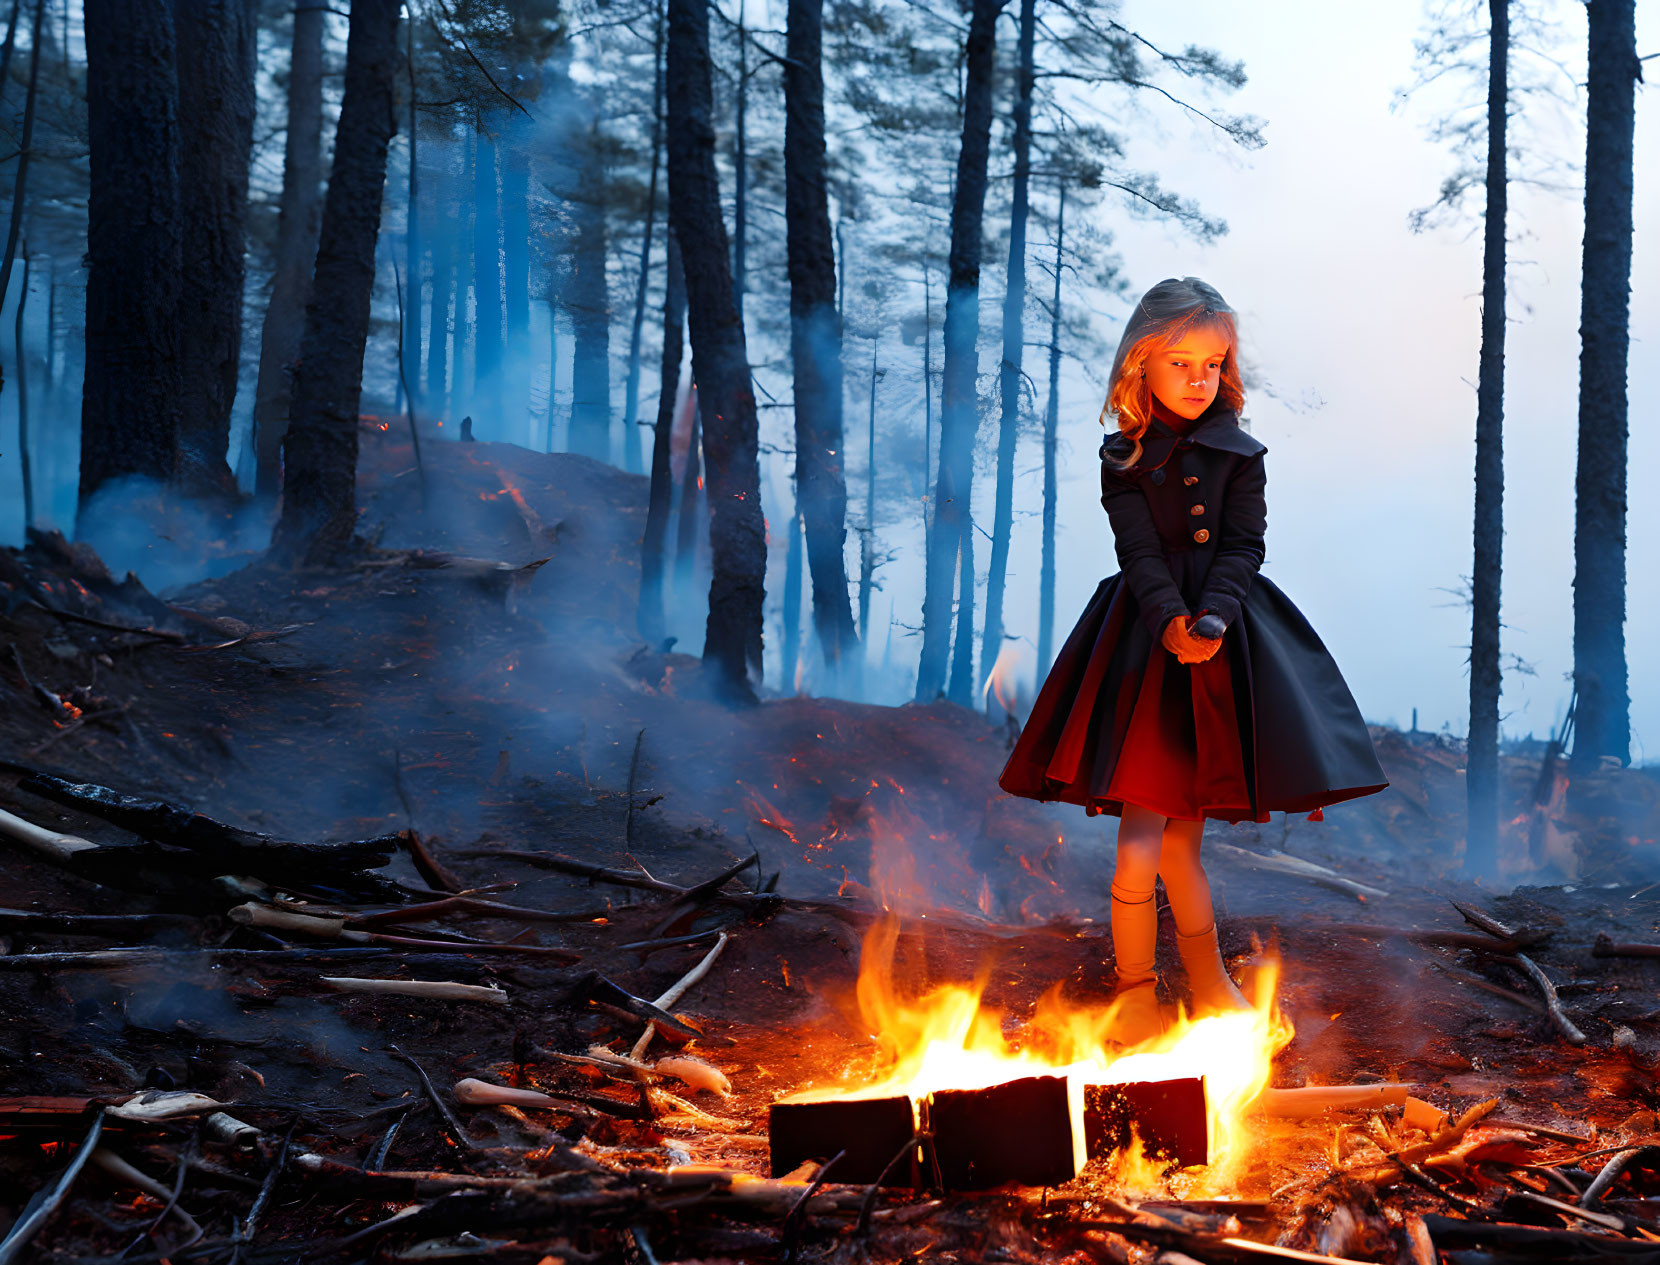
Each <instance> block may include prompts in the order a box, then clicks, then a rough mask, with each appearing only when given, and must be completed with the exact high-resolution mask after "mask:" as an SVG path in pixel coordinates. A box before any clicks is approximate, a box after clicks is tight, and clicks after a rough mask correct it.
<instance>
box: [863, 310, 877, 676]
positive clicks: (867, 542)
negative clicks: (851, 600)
mask: <svg viewBox="0 0 1660 1265" xmlns="http://www.w3.org/2000/svg"><path fill="white" fill-rule="evenodd" d="M879 343H880V340H879V339H876V338H872V339H871V340H870V407H869V411H868V412H867V413H866V414H865V525H864V528H863V530H862V531H860V532H859V640H860V641H862V642H864V643H865V644H867V645H868V644H869V638H870V594H871V590H872V589H874V588H875V587H876V382H877V379H878V378H879V377H880V376H881V375H880V374H879V372H878V371H877V368H876V348H877V346H878V345H879Z"/></svg>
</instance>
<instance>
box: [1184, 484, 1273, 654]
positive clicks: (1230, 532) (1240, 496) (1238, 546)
mask: <svg viewBox="0 0 1660 1265" xmlns="http://www.w3.org/2000/svg"><path fill="white" fill-rule="evenodd" d="M1267 481H1268V475H1267V472H1266V471H1265V470H1264V469H1263V465H1262V454H1261V453H1260V452H1259V453H1257V455H1256V456H1254V457H1248V458H1246V459H1245V461H1243V462H1242V463H1241V464H1240V465H1239V466H1238V467H1237V468H1236V469H1235V470H1234V472H1233V473H1232V474H1231V475H1229V476H1228V484H1227V488H1226V490H1225V491H1224V493H1223V499H1222V538H1221V540H1220V541H1219V542H1218V543H1217V547H1216V556H1215V557H1214V558H1213V559H1212V560H1211V564H1210V570H1209V571H1208V572H1206V574H1205V585H1204V589H1203V590H1202V591H1201V593H1200V597H1199V608H1200V609H1201V610H1208V611H1213V612H1215V613H1216V614H1217V615H1219V616H1221V617H1222V619H1223V620H1224V621H1225V622H1226V623H1228V624H1229V625H1230V626H1231V625H1232V624H1233V622H1234V621H1235V620H1236V619H1238V618H1239V606H1240V603H1241V602H1243V601H1244V600H1245V594H1246V593H1248V592H1249V591H1250V588H1251V581H1252V579H1254V578H1255V576H1256V573H1257V569H1258V568H1259V567H1261V566H1262V558H1263V553H1264V551H1265V549H1266V545H1265V540H1264V538H1265V536H1266V535H1267V531H1268V501H1267V497H1266V496H1265V495H1264V488H1265V487H1266V485H1267Z"/></svg>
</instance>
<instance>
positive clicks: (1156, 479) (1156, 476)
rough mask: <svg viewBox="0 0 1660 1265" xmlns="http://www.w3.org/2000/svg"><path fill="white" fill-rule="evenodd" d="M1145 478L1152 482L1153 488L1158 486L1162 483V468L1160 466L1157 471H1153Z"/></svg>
mask: <svg viewBox="0 0 1660 1265" xmlns="http://www.w3.org/2000/svg"><path fill="white" fill-rule="evenodd" d="M1147 477H1148V478H1150V479H1151V480H1152V481H1153V486H1154V487H1158V486H1160V485H1161V484H1163V482H1164V467H1163V466H1160V467H1159V468H1158V469H1157V470H1155V471H1153V473H1152V474H1150V475H1148V476H1147Z"/></svg>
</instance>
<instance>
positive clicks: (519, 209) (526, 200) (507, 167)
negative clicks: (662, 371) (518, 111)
mask: <svg viewBox="0 0 1660 1265" xmlns="http://www.w3.org/2000/svg"><path fill="white" fill-rule="evenodd" d="M523 124H524V119H523V117H517V118H514V119H513V120H512V121H511V122H510V123H509V125H508V128H507V132H506V141H507V143H506V144H504V145H503V146H502V149H501V219H502V239H501V240H502V252H501V254H502V280H503V290H504V295H503V312H504V314H505V316H506V319H507V338H506V344H505V346H506V351H507V361H506V369H505V371H504V373H503V374H502V377H501V387H500V389H499V390H498V394H505V396H506V403H505V407H506V410H507V413H506V419H507V421H508V422H509V423H510V426H509V429H508V430H507V432H506V434H505V435H504V436H503V438H507V439H512V440H513V441H514V442H517V441H518V436H519V435H520V433H521V431H520V427H523V428H524V429H523V432H522V433H523V434H524V435H525V439H526V442H527V443H528V442H529V437H530V428H531V421H530V398H529V394H528V392H527V390H526V384H527V383H528V382H529V380H530V145H531V139H532V138H531V137H530V136H529V135H528V129H527V128H526V127H525V126H524V125H523Z"/></svg>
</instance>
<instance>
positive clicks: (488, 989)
mask: <svg viewBox="0 0 1660 1265" xmlns="http://www.w3.org/2000/svg"><path fill="white" fill-rule="evenodd" d="M323 983H325V984H327V985H329V986H330V987H331V988H335V989H338V990H339V991H340V992H342V993H391V994H394V995H396V996H400V997H426V998H429V999H431V1000H434V1001H481V1002H486V1003H488V1004H489V1005H492V1006H505V1005H507V990H506V989H504V988H498V987H496V985H494V984H455V983H451V982H449V981H447V980H413V979H357V978H353V977H350V976H344V975H325V976H323Z"/></svg>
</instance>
